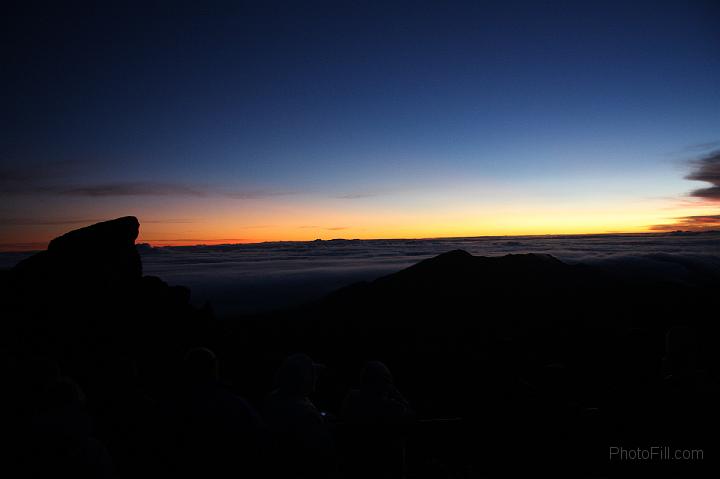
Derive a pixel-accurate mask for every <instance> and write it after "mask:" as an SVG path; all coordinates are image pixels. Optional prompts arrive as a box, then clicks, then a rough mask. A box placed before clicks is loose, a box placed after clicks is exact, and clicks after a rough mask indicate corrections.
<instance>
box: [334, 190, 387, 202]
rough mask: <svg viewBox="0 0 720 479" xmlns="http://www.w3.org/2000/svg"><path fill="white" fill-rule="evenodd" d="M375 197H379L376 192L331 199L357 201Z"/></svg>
mask: <svg viewBox="0 0 720 479" xmlns="http://www.w3.org/2000/svg"><path fill="white" fill-rule="evenodd" d="M376 196H380V193H378V192H370V191H367V192H358V193H346V194H343V195H338V196H333V198H336V199H339V200H359V199H362V198H374V197H376Z"/></svg>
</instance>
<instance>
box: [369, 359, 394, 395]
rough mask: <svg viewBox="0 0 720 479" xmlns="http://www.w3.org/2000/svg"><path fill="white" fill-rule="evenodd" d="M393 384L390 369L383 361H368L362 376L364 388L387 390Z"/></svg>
mask: <svg viewBox="0 0 720 479" xmlns="http://www.w3.org/2000/svg"><path fill="white" fill-rule="evenodd" d="M392 384H393V376H392V373H391V372H390V369H388V367H387V366H386V365H385V364H384V363H383V362H381V361H368V362H367V363H365V369H364V370H363V374H362V386H363V388H368V389H385V388H387V387H389V386H392Z"/></svg>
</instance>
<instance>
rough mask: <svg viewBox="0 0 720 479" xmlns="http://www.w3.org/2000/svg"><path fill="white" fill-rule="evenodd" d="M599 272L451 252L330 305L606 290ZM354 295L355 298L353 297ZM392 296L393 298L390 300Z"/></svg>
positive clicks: (349, 291)
mask: <svg viewBox="0 0 720 479" xmlns="http://www.w3.org/2000/svg"><path fill="white" fill-rule="evenodd" d="M609 284H611V281H610V279H609V278H608V277H606V275H605V274H604V273H602V272H601V271H598V270H594V269H592V268H589V267H587V266H581V265H568V264H565V263H563V262H562V261H560V260H558V259H557V258H555V257H553V256H551V255H547V254H535V253H529V254H508V255H505V256H498V257H489V256H473V255H471V254H470V253H468V252H467V251H463V250H455V251H450V252H448V253H443V254H441V255H439V256H436V257H433V258H429V259H426V260H423V261H421V262H419V263H417V264H415V265H413V266H410V267H408V268H406V269H404V270H402V271H399V272H397V273H394V274H390V275H388V276H384V277H382V278H379V279H377V280H375V281H373V282H370V283H358V284H355V285H351V286H349V287H347V288H343V289H340V290H338V291H337V292H335V293H333V294H331V295H330V297H329V299H330V301H337V300H345V299H350V298H351V297H352V301H360V302H365V301H368V300H370V301H372V300H373V299H374V298H375V297H382V301H383V302H386V303H387V302H388V301H390V302H392V303H395V302H397V301H400V300H401V299H402V298H406V299H408V298H411V299H412V301H413V303H414V304H416V303H418V302H419V303H426V302H438V301H441V300H442V298H446V299H447V298H451V297H452V298H455V299H459V300H462V301H465V300H470V299H478V298H484V299H486V300H492V299H493V298H490V297H488V295H489V292H491V291H492V292H494V293H497V292H504V293H508V294H510V293H512V294H517V293H520V292H521V293H522V294H525V295H527V294H530V295H533V294H540V293H542V292H546V291H549V290H555V289H567V288H570V289H577V288H581V287H589V286H596V287H597V286H606V285H609ZM356 296H357V297H356ZM391 296H392V297H394V298H391Z"/></svg>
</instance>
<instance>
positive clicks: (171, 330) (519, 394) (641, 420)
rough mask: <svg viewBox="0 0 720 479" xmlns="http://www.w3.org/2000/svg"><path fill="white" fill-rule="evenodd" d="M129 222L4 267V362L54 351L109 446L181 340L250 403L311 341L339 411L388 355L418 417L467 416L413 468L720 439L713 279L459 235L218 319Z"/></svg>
mask: <svg viewBox="0 0 720 479" xmlns="http://www.w3.org/2000/svg"><path fill="white" fill-rule="evenodd" d="M137 232H138V222H137V219H135V218H133V217H126V218H120V219H117V220H113V221H110V222H105V223H101V224H98V225H93V226H91V227H88V228H83V229H80V230H77V231H74V232H71V233H69V234H67V235H64V236H62V237H60V238H58V239H56V240H53V242H51V243H50V246H49V247H48V250H47V251H45V252H42V253H39V254H37V255H35V256H33V257H31V258H28V259H27V260H25V261H23V262H21V263H20V264H18V265H17V266H16V267H15V268H14V269H13V270H12V271H11V272H10V273H9V274H7V275H6V276H5V277H4V279H3V288H2V310H3V321H2V347H3V354H5V356H6V358H7V361H6V362H7V364H11V363H13V362H14V364H19V365H22V364H25V365H26V366H27V367H28V370H27V371H20V372H16V373H15V374H17V375H19V376H17V377H19V378H21V379H22V381H24V382H25V383H27V382H30V383H32V381H33V380H32V378H33V374H37V371H36V370H33V369H32V367H31V365H32V364H34V363H33V362H32V361H30V358H37V357H44V358H50V359H51V360H53V361H56V362H57V363H58V364H59V366H60V367H61V369H62V372H63V373H64V374H67V375H69V376H71V377H73V378H75V379H76V380H77V381H78V382H79V383H80V385H81V386H82V388H83V389H84V390H85V391H86V392H87V394H88V397H89V398H90V400H89V404H90V405H91V408H92V409H93V411H95V412H94V414H95V415H96V416H95V419H96V420H97V421H98V423H99V424H100V425H101V426H102V425H104V426H105V428H104V429H103V428H100V433H99V434H100V439H102V440H103V441H106V442H108V443H112V440H113V438H115V439H117V436H118V434H120V435H121V436H122V434H121V433H118V431H115V430H114V429H113V428H114V427H115V426H108V424H110V425H112V424H115V423H117V417H116V416H115V414H116V413H114V412H108V411H115V410H116V409H113V407H115V406H111V405H115V404H117V398H118V397H122V394H124V393H125V392H127V389H126V388H127V385H128V384H129V383H128V381H132V384H135V385H139V386H140V387H141V388H142V390H143V391H144V392H145V393H147V394H149V395H150V396H151V397H153V398H154V399H155V400H157V404H158V407H159V408H160V409H159V410H158V414H160V416H158V417H161V416H162V414H164V413H165V412H166V410H165V408H163V407H161V405H162V404H166V403H168V402H169V403H172V400H173V398H174V397H175V396H176V395H177V391H178V389H177V386H178V381H177V372H178V369H179V368H178V366H179V364H180V362H181V358H182V356H183V354H184V353H185V351H187V348H188V347H191V346H198V345H202V346H208V347H210V348H212V349H213V350H215V351H216V353H217V354H218V356H219V357H220V358H222V372H223V376H224V378H225V379H226V380H227V381H228V382H229V383H230V384H231V385H232V387H233V389H234V390H235V391H237V392H239V393H241V394H243V395H244V396H246V397H248V398H249V399H250V400H251V401H252V402H253V403H254V404H256V405H258V406H260V405H261V404H262V402H263V398H264V397H265V396H266V394H267V392H268V391H269V390H270V389H271V387H272V377H273V372H274V370H275V369H276V368H277V366H278V364H279V363H280V362H281V361H282V359H283V358H284V357H285V356H286V355H287V354H289V353H292V352H297V351H304V352H307V353H308V354H310V355H311V356H312V357H313V358H314V359H316V360H318V361H320V362H323V363H325V364H326V365H327V369H326V370H325V373H324V375H323V377H321V378H320V381H319V383H318V390H317V393H316V395H315V397H314V399H315V401H316V404H318V406H319V407H321V408H322V409H324V410H326V411H329V412H331V413H337V412H338V411H339V409H340V403H341V400H342V398H343V397H344V396H345V394H346V393H347V391H348V389H349V388H351V387H352V386H353V385H355V384H356V383H357V378H358V374H359V371H360V369H361V366H362V364H363V362H364V361H366V360H369V359H380V360H382V361H384V362H385V363H387V364H388V366H389V367H390V368H391V370H392V371H393V372H394V374H395V376H396V377H397V382H398V385H399V387H400V388H401V390H403V392H405V393H406V394H407V397H408V399H409V401H410V402H411V404H412V405H413V406H414V408H415V409H416V411H417V413H418V416H419V417H420V418H442V417H459V418H462V421H460V422H452V423H448V424H449V425H447V426H441V427H440V429H438V430H435V429H433V430H431V431H428V430H427V429H422V428H420V429H418V431H416V432H415V433H413V434H414V436H413V437H415V438H416V439H417V437H423V438H424V439H423V441H425V442H423V444H431V446H428V447H430V448H431V450H428V451H426V452H427V454H428V456H427V457H421V456H422V454H421V456H418V457H416V458H415V459H413V461H415V464H416V466H417V467H418V468H421V466H420V465H422V464H426V462H428V461H431V460H433V461H435V460H440V459H439V458H443V459H442V461H445V463H446V464H447V465H449V466H448V467H452V468H457V469H462V468H464V467H471V468H472V469H473V470H474V471H481V472H483V471H484V472H487V473H501V475H506V474H507V475H510V474H512V473H513V472H523V471H525V472H527V471H528V470H533V471H534V470H538V468H540V469H542V468H543V467H547V468H548V470H551V471H553V473H555V474H556V475H563V474H565V473H567V474H568V475H576V473H580V474H590V473H595V472H597V471H610V472H612V470H613V467H617V466H616V465H615V464H609V463H608V461H607V452H608V446H610V445H616V444H628V445H637V446H643V445H653V444H665V443H668V442H670V443H671V444H672V445H673V446H676V447H702V448H705V449H707V452H706V454H707V455H708V456H709V457H712V454H714V453H718V452H719V451H718V450H717V449H715V448H714V445H715V444H716V441H714V440H712V437H714V436H715V433H716V424H717V422H716V417H715V416H716V414H715V413H714V410H715V409H714V408H715V406H714V405H715V402H716V400H717V399H718V395H717V392H716V389H717V388H716V384H717V380H716V378H717V375H718V371H719V366H720V351H718V347H717V345H718V337H719V336H718V326H717V321H716V320H717V317H716V316H717V315H716V313H715V309H716V304H717V297H718V295H717V293H718V285H719V284H720V281H718V278H715V277H713V276H708V275H706V274H697V275H694V276H692V275H691V277H690V278H689V279H687V278H686V279H684V280H683V281H682V282H673V281H666V280H665V281H658V280H654V279H653V278H652V277H650V278H648V277H645V278H643V279H642V280H637V279H635V280H629V279H627V278H625V277H623V276H622V275H617V274H615V275H611V274H608V273H604V272H602V271H600V270H598V269H596V268H593V267H589V266H583V265H568V264H565V263H563V262H561V261H558V260H557V259H555V258H553V257H551V256H548V255H538V254H524V255H507V256H503V257H475V256H472V255H470V254H468V253H466V252H464V251H451V252H449V253H445V254H442V255H439V256H437V257H435V258H431V259H428V260H425V261H422V262H420V263H418V264H416V265H414V266H412V267H409V268H407V269H405V270H402V271H400V272H398V273H395V274H392V275H389V276H386V277H383V278H380V279H377V280H375V281H373V282H369V283H359V284H355V285H352V286H349V287H347V288H343V289H341V290H339V291H337V292H335V293H333V294H331V295H330V296H328V297H327V298H325V299H324V300H322V301H320V302H318V303H315V304H311V305H308V306H306V307H303V308H298V309H295V310H292V311H284V312H279V313H275V314H268V315H263V316H253V317H244V318H237V319H236V320H233V321H224V322H218V321H216V320H214V318H213V317H212V314H211V313H210V310H209V309H206V310H203V311H199V310H197V309H196V308H193V307H192V306H190V304H189V295H190V292H189V291H188V290H187V289H185V288H182V287H169V286H168V285H167V284H165V283H164V282H162V281H161V280H160V279H158V278H153V277H148V276H143V275H142V265H141V262H140V258H139V256H138V255H137V252H136V249H135V246H134V240H135V238H136V237H137ZM672 328H674V329H672ZM668 331H670V332H671V333H672V331H675V333H672V334H668ZM678 331H679V332H680V333H678ZM678 338H679V339H678ZM130 370H134V371H136V374H137V376H136V377H133V378H131V377H130V376H128V372H129V371H130ZM119 371H124V372H122V373H121V374H120V376H118V372H119ZM133 387H135V386H133ZM18 398H19V399H18V400H19V401H20V402H19V403H17V404H16V405H15V406H13V407H16V408H17V411H16V410H15V409H13V407H6V408H5V409H4V411H5V412H6V413H7V414H8V416H7V418H6V419H8V424H10V427H9V428H8V429H7V431H10V433H11V434H12V433H13V431H15V432H17V431H18V430H20V431H22V428H23V426H22V424H23V422H22V421H23V417H25V416H23V414H26V413H27V410H26V407H27V406H24V405H23V404H26V403H25V402H23V400H22V395H19V396H18ZM10 403H12V401H10ZM13 404H15V403H13ZM27 404H31V403H27ZM659 418H660V419H659ZM433 424H434V423H433ZM441 424H445V423H441ZM13 427H14V428H16V429H13ZM418 427H419V426H418ZM423 427H429V426H423ZM433 427H434V426H433ZM167 444H172V441H169V442H168V443H167ZM418 450H421V449H418V448H416V449H415V451H416V453H417V451H418ZM110 452H111V453H112V452H113V451H112V450H111V451H110ZM165 454H166V455H165V456H163V457H164V459H162V460H164V461H169V462H170V463H174V462H175V459H174V456H173V451H172V450H170V451H165ZM417 454H420V453H417ZM568 457H571V458H572V459H568ZM518 458H520V459H522V460H518ZM154 460H160V459H157V458H156V459H154ZM125 466H127V464H126V465H125ZM155 466H156V467H160V468H161V470H167V469H166V468H167V467H168V465H167V464H164V465H158V464H155ZM421 469H422V468H421ZM128 474H129V477H133V474H132V473H128ZM429 477H433V476H432V475H431V476H429ZM434 477H438V476H434Z"/></svg>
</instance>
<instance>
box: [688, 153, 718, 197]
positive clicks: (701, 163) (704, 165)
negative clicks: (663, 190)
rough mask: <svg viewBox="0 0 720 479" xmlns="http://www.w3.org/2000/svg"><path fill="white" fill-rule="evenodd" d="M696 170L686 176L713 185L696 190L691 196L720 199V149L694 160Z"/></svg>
mask: <svg viewBox="0 0 720 479" xmlns="http://www.w3.org/2000/svg"><path fill="white" fill-rule="evenodd" d="M692 163H693V167H694V170H693V171H692V172H691V173H690V174H689V175H687V176H686V177H685V178H687V179H688V180H694V181H704V182H706V183H710V184H711V185H712V186H709V187H707V188H700V189H697V190H694V191H693V192H692V193H690V194H691V196H695V197H698V198H704V199H711V200H718V201H720V150H715V151H713V152H711V153H709V154H708V155H706V156H704V157H702V158H699V159H697V160H694V161H693V162H692Z"/></svg>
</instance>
